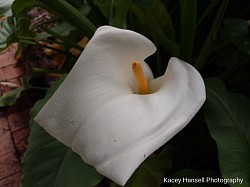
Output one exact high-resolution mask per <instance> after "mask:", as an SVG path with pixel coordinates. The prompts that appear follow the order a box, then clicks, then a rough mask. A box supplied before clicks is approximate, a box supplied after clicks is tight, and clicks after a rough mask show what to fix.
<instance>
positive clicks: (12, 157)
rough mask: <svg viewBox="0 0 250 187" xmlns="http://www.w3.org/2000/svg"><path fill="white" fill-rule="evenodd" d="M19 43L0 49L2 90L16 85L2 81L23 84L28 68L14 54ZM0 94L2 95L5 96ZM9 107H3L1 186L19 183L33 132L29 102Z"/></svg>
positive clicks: (0, 111)
mask: <svg viewBox="0 0 250 187" xmlns="http://www.w3.org/2000/svg"><path fill="white" fill-rule="evenodd" d="M15 51H16V46H12V47H10V48H9V49H7V50H6V51H5V52H2V53H0V91H1V92H0V93H1V94H4V93H6V92H8V91H10V90H11V89H12V88H11V87H9V86H6V85H2V84H1V83H2V82H5V83H6V82H7V83H14V84H17V85H20V82H21V81H20V79H21V77H22V76H23V75H24V69H23V66H22V65H21V64H18V63H17V62H16V60H15V58H14V55H15ZM1 94H0V96H1ZM18 105H20V106H18V107H17V106H12V107H8V108H1V107H0V187H19V186H20V179H21V159H22V156H23V153H24V151H25V150H26V146H27V138H28V135H29V128H28V123H29V108H27V104H24V103H19V104H18Z"/></svg>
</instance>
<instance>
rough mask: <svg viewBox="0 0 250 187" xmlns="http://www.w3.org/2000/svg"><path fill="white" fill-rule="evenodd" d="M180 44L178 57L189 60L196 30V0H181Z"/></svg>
mask: <svg viewBox="0 0 250 187" xmlns="http://www.w3.org/2000/svg"><path fill="white" fill-rule="evenodd" d="M180 7H181V44H180V55H179V57H180V58H181V59H182V60H184V61H188V62H189V61H190V60H191V57H192V52H193V46H194V37H195V30H196V14H197V0H191V1H190V0H181V1H180Z"/></svg>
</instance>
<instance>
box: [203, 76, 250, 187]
mask: <svg viewBox="0 0 250 187" xmlns="http://www.w3.org/2000/svg"><path fill="white" fill-rule="evenodd" d="M206 88H207V101H206V104H205V117H206V122H207V124H208V127H209V131H210V133H211V136H212V138H213V139H214V140H215V141H216V144H217V147H218V154H219V164H220V170H221V174H222V176H223V177H224V178H237V177H238V178H241V179H243V180H244V181H243V184H242V185H241V186H242V187H248V186H250V126H249V125H250V116H249V111H250V100H249V99H247V98H245V97H243V96H241V95H238V94H233V93H230V92H228V91H227V90H226V88H225V86H224V85H223V83H222V82H221V81H220V80H218V79H208V80H207V81H206ZM230 185H231V186H232V187H234V186H239V183H235V184H232V183H231V184H230Z"/></svg>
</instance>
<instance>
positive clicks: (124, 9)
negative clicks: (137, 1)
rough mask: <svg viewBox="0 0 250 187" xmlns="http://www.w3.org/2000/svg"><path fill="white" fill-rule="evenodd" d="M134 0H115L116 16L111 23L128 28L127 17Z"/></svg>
mask: <svg viewBox="0 0 250 187" xmlns="http://www.w3.org/2000/svg"><path fill="white" fill-rule="evenodd" d="M131 2H132V0H114V2H113V5H114V7H115V16H114V19H113V20H112V21H111V23H110V25H112V26H115V27H119V28H126V18H127V13H128V10H129V7H130V4H131Z"/></svg>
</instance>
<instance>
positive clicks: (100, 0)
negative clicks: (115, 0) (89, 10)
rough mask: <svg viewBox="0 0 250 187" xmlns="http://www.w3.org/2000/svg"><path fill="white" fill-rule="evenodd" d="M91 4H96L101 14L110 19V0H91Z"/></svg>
mask: <svg viewBox="0 0 250 187" xmlns="http://www.w3.org/2000/svg"><path fill="white" fill-rule="evenodd" d="M92 1H93V4H95V5H97V6H98V7H99V9H100V10H101V12H102V14H103V15H104V16H105V17H106V18H107V20H110V16H111V15H110V14H111V7H112V0H92Z"/></svg>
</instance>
